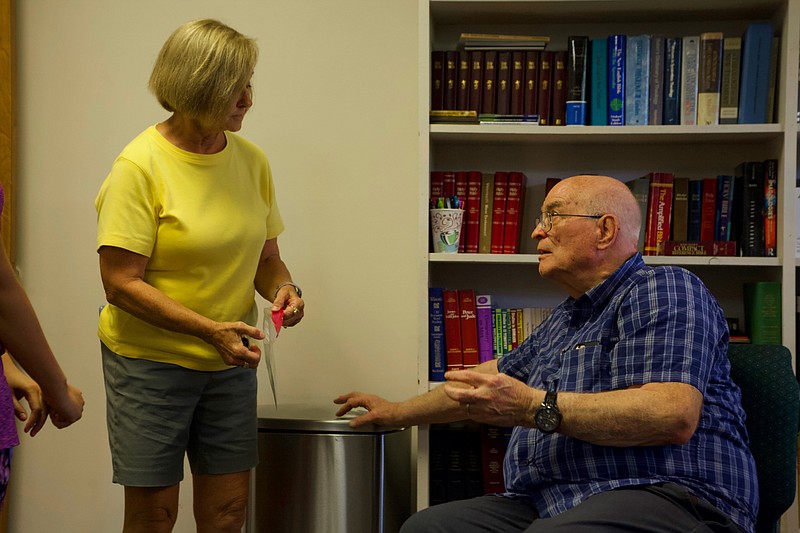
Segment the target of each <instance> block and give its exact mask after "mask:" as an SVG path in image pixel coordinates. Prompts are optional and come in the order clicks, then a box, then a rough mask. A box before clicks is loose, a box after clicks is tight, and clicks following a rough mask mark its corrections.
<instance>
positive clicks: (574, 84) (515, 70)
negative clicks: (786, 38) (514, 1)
mask: <svg viewBox="0 0 800 533" xmlns="http://www.w3.org/2000/svg"><path fill="white" fill-rule="evenodd" d="M778 48H779V41H778V38H777V37H773V29H772V26H771V25H770V24H769V23H751V24H749V25H748V27H747V29H746V31H745V32H744V35H743V36H739V35H736V36H730V35H729V36H725V35H724V34H723V33H721V32H705V33H701V34H700V35H690V36H685V37H665V36H663V35H647V34H643V35H626V34H612V35H609V36H608V37H604V38H593V39H590V38H589V37H588V36H570V37H569V38H568V45H567V50H515V51H508V50H506V51H497V50H471V51H468V50H444V51H441V50H436V51H433V52H432V57H431V65H432V67H431V68H432V71H431V76H432V80H431V91H432V94H431V109H432V110H473V111H475V112H476V113H477V115H482V114H504V115H505V114H508V115H524V116H531V115H538V117H539V124H541V125H586V124H590V125H612V126H616V125H661V124H668V125H669V124H683V125H695V124H737V123H738V124H756V123H766V122H772V119H773V115H774V108H775V106H774V102H775V91H776V75H777V63H778V62H777V53H778Z"/></svg>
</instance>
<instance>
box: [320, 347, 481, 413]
mask: <svg viewBox="0 0 800 533" xmlns="http://www.w3.org/2000/svg"><path fill="white" fill-rule="evenodd" d="M471 372H472V373H474V374H481V375H486V376H493V375H497V362H496V361H487V362H485V363H482V364H480V365H479V366H477V367H475V369H474V370H472V371H471ZM446 387H452V388H456V389H459V388H462V387H464V388H466V387H467V385H463V384H459V383H453V384H447V385H441V386H439V387H436V388H435V389H433V390H432V391H430V392H427V393H425V394H421V395H419V396H415V397H413V398H410V399H408V400H406V401H403V402H390V401H387V400H384V399H383V398H381V397H379V396H375V395H374V394H365V393H363V392H350V393H348V394H343V395H341V396H339V397H338V398H336V399H335V400H334V401H333V402H334V403H337V404H342V407H341V408H340V409H339V410H338V411H337V412H336V416H342V415H344V414H345V413H347V412H348V411H350V410H351V409H354V408H356V407H364V408H366V409H367V410H368V411H369V412H368V413H367V414H365V415H362V416H359V417H358V418H354V419H353V420H351V421H350V425H351V426H352V427H358V426H362V425H364V424H377V425H379V426H389V427H406V426H413V425H417V424H436V423H444V422H454V421H456V420H464V419H466V418H468V415H467V409H466V402H459V401H457V400H455V399H453V398H452V397H451V396H449V395H448V393H447V392H446V391H445V388H446Z"/></svg>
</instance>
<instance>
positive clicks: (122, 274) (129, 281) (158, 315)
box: [99, 246, 263, 367]
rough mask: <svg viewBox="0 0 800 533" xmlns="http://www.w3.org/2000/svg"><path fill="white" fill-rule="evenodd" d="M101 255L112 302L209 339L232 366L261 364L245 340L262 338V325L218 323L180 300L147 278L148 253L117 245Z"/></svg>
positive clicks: (255, 349) (166, 326) (163, 324)
mask: <svg viewBox="0 0 800 533" xmlns="http://www.w3.org/2000/svg"><path fill="white" fill-rule="evenodd" d="M99 256H100V276H101V278H102V280H103V288H104V289H105V293H106V300H108V302H109V303H111V304H113V305H115V306H117V307H119V308H120V309H122V310H124V311H126V312H128V313H130V314H131V315H133V316H135V317H137V318H139V319H140V320H144V321H145V322H147V323H149V324H152V325H154V326H157V327H160V328H163V329H166V330H169V331H174V332H177V333H184V334H186V335H193V336H195V337H197V338H199V339H201V340H203V341H205V342H207V343H208V344H210V345H212V346H213V347H214V348H215V349H216V350H217V352H219V354H220V357H222V359H223V361H225V363H226V364H228V365H231V366H241V365H242V364H243V363H248V364H249V365H250V366H251V367H255V366H257V365H258V362H259V360H260V359H261V353H260V350H259V349H258V347H257V346H254V345H251V346H250V347H249V348H248V347H246V346H244V344H243V343H242V336H243V335H247V336H250V337H253V338H256V339H260V338H262V337H263V333H262V332H261V331H260V330H259V329H258V328H254V327H252V326H250V325H248V324H245V323H244V322H216V321H214V320H211V319H210V318H207V317H204V316H202V315H200V314H199V313H196V312H194V311H192V310H191V309H189V308H188V307H186V306H184V305H182V304H180V303H179V302H176V301H175V300H173V299H172V298H170V297H169V296H167V295H166V294H164V293H163V292H161V291H159V290H158V289H156V288H155V287H153V286H152V285H150V284H149V283H147V282H146V281H144V273H145V269H146V267H147V262H148V258H147V257H146V256H143V255H140V254H137V253H134V252H131V251H129V250H124V249H122V248H116V247H113V246H103V247H101V248H100V250H99Z"/></svg>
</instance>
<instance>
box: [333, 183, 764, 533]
mask: <svg viewBox="0 0 800 533" xmlns="http://www.w3.org/2000/svg"><path fill="white" fill-rule="evenodd" d="M639 231H641V214H640V211H639V208H638V205H637V203H636V201H635V199H634V197H633V196H632V194H631V193H630V191H629V190H628V188H627V187H626V186H625V184H624V183H622V182H620V181H618V180H616V179H613V178H610V177H605V176H573V177H571V178H567V179H565V180H562V181H560V182H559V183H558V184H557V185H556V186H554V187H553V188H552V190H551V191H550V193H549V194H548V195H547V197H546V198H545V200H544V203H543V205H542V213H541V216H540V217H539V219H538V221H537V225H536V227H535V228H534V230H533V234H532V237H533V238H535V239H537V240H538V241H539V254H540V255H539V273H540V274H541V275H542V276H543V277H545V278H547V279H550V280H552V281H554V282H555V283H557V284H558V285H559V286H561V287H563V288H564V290H565V291H566V292H567V294H568V296H569V297H568V298H567V299H566V300H565V301H564V302H563V303H561V304H560V305H559V306H558V307H556V308H555V309H554V310H553V313H552V314H551V315H550V317H549V318H548V319H547V320H546V321H545V322H544V323H542V324H541V325H540V326H539V327H538V328H537V329H536V330H535V331H534V332H533V334H532V335H531V336H530V337H529V338H528V339H527V340H526V341H525V342H524V343H522V344H521V345H520V346H519V347H518V348H517V349H515V350H514V351H512V352H511V353H509V354H508V355H506V356H504V357H502V358H501V359H497V360H494V361H489V362H486V363H483V364H481V365H480V366H479V367H477V368H476V369H474V370H462V371H451V372H448V373H447V375H446V377H447V379H448V383H447V384H445V385H444V386H442V387H438V388H436V389H435V390H433V391H431V392H429V393H427V394H423V395H421V396H417V397H415V398H411V399H409V400H407V401H404V402H398V403H394V402H389V401H387V400H384V399H382V398H380V397H377V396H375V395H371V394H364V393H360V392H352V393H349V394H345V395H343V396H340V397H339V398H337V399H336V400H335V402H336V403H338V404H343V405H342V407H341V408H340V409H339V412H338V414H339V415H341V414H344V413H345V412H347V411H349V410H350V409H352V408H354V407H357V406H360V407H365V408H366V409H367V410H368V411H369V412H368V413H366V414H364V415H363V416H360V417H358V418H356V419H354V420H353V421H352V422H351V424H352V425H354V426H358V425H361V424H366V423H376V424H381V425H389V426H402V425H413V424H423V423H424V424H429V423H439V422H451V421H456V420H463V419H465V418H470V419H472V420H476V421H478V422H483V423H487V424H495V425H500V426H514V431H513V434H512V437H511V442H510V443H509V447H508V451H507V453H506V457H505V463H504V475H505V482H506V492H505V493H504V494H502V495H490V496H483V497H480V498H474V499H470V500H463V501H458V502H451V503H446V504H442V505H437V506H434V507H430V508H428V509H425V510H423V511H421V512H419V513H417V514H415V515H414V516H412V517H411V518H410V519H409V520H408V521H407V522H406V523H405V524H404V526H403V529H402V533H415V532H433V531H435V532H457V533H471V532H478V531H482V532H490V531H491V532H521V531H525V532H537V533H538V532H551V531H563V532H569V533H582V532H586V533H603V532H619V531H649V532H665V533H667V532H670V533H686V532H701V531H714V532H718V531H725V532H742V531H746V532H750V531H752V530H753V524H754V521H755V516H756V512H757V510H758V495H757V494H758V493H757V486H756V484H757V481H756V473H755V466H754V463H753V458H752V456H751V455H750V452H749V450H748V448H747V434H746V430H745V427H744V412H743V411H742V408H741V404H740V392H739V389H738V387H737V386H736V385H735V384H734V383H733V382H732V381H731V379H730V375H729V365H728V360H727V356H726V353H727V347H728V330H727V326H726V323H725V319H724V316H723V313H722V310H721V309H720V307H719V305H718V303H717V302H716V300H715V299H714V297H713V296H712V295H711V294H710V293H709V292H708V290H707V289H706V287H705V286H704V285H703V283H702V282H701V281H700V280H699V279H698V278H697V277H695V276H694V275H693V274H691V273H689V272H688V271H686V270H684V269H681V268H676V267H657V268H651V267H648V266H646V265H645V264H644V261H643V260H642V257H641V255H640V254H639V253H638V252H637V248H636V245H637V237H638V234H639Z"/></svg>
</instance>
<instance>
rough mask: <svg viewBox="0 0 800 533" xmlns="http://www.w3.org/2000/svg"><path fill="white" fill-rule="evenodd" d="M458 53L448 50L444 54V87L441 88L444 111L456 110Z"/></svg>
mask: <svg viewBox="0 0 800 533" xmlns="http://www.w3.org/2000/svg"><path fill="white" fill-rule="evenodd" d="M457 87H458V52H457V51H456V50H448V51H446V52H445V53H444V87H443V88H442V91H443V93H444V94H443V97H442V99H443V100H444V109H456V95H457V93H458V90H457Z"/></svg>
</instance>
